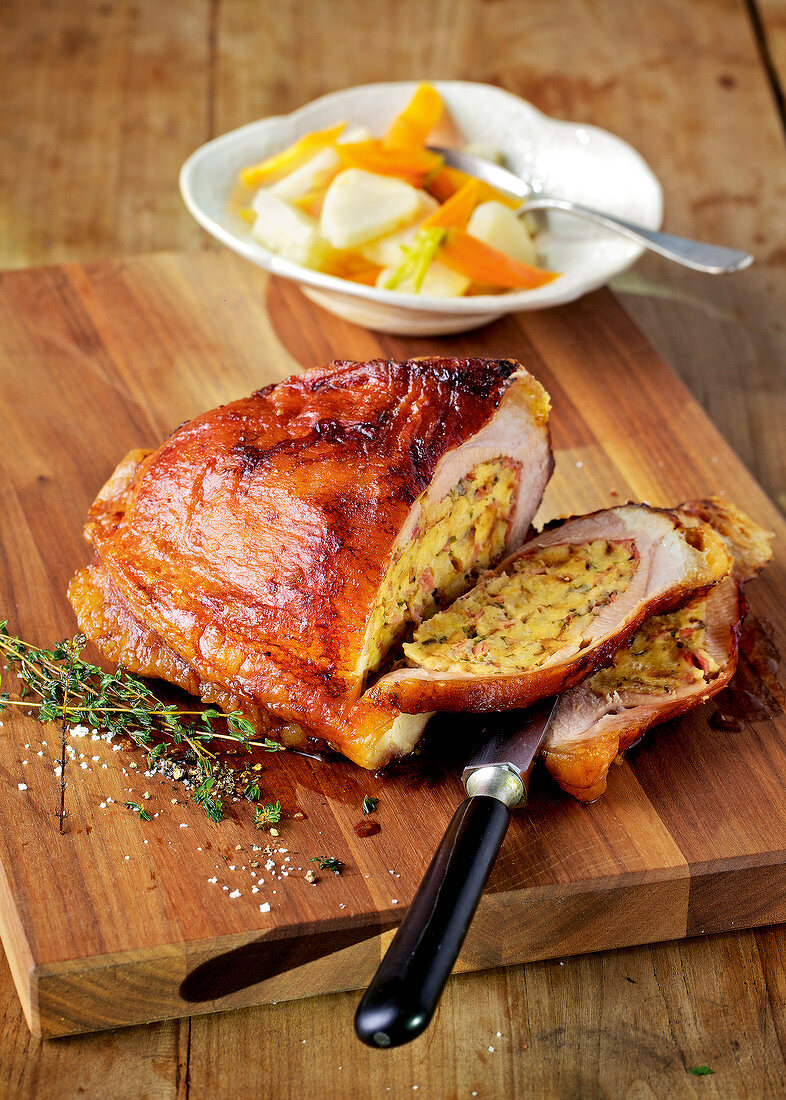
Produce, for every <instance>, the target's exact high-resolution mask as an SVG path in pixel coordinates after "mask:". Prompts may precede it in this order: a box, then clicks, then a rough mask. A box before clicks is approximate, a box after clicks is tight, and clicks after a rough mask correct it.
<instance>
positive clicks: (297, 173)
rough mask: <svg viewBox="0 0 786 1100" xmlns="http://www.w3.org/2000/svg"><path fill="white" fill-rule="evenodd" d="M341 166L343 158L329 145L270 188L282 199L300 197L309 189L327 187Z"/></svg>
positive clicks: (314, 189)
mask: <svg viewBox="0 0 786 1100" xmlns="http://www.w3.org/2000/svg"><path fill="white" fill-rule="evenodd" d="M340 166H341V158H340V157H339V155H338V153H337V152H336V150H335V149H333V148H332V146H329V147H328V148H327V149H320V151H319V152H318V153H315V154H314V156H313V157H311V158H310V159H309V160H307V161H306V163H305V164H301V165H300V167H299V168H295V170H294V171H293V172H289V173H288V175H286V176H284V177H283V178H282V179H280V180H279V181H278V182H277V183H274V184H273V186H272V187H270V188H268V190H269V191H271V192H272V194H274V195H278V197H279V198H280V199H290V200H291V199H299V198H300V197H301V195H307V194H308V193H309V191H316V190H317V188H319V187H327V185H328V184H329V183H330V181H331V180H332V178H333V176H334V175H335V174H336V172H337V171H338V169H339V168H340Z"/></svg>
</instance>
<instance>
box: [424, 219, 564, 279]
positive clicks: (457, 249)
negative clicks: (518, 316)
mask: <svg viewBox="0 0 786 1100" xmlns="http://www.w3.org/2000/svg"><path fill="white" fill-rule="evenodd" d="M439 258H440V260H441V262H442V263H443V264H445V266H446V267H450V268H452V269H453V270H454V271H458V272H459V274H461V275H466V276H467V278H468V279H472V280H473V282H476V283H487V284H489V285H491V286H499V287H505V289H511V290H512V289H517V290H532V289H534V288H535V287H537V286H544V285H545V284H546V283H550V282H552V280H553V279H556V278H557V277H558V274H559V273H558V272H556V271H545V270H544V269H543V268H540V267H530V265H529V264H522V263H519V261H518V260H514V259H513V257H512V256H506V255H505V253H504V252H498V251H497V249H496V248H490V247H489V245H487V244H484V243H483V241H479V240H477V239H476V238H475V237H470V235H469V234H468V233H464V232H463V231H462V230H460V229H449V230H448V231H447V233H446V234H445V239H444V240H443V241H442V245H441V247H440V250H439Z"/></svg>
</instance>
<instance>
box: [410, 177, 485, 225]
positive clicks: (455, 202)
mask: <svg viewBox="0 0 786 1100" xmlns="http://www.w3.org/2000/svg"><path fill="white" fill-rule="evenodd" d="M478 184H479V181H478V180H476V179H472V178H470V179H468V180H467V182H466V183H465V184H464V185H463V187H460V188H459V189H458V191H457V192H456V193H455V195H451V196H450V198H449V199H448V200H447V201H446V202H443V204H442V206H440V207H439V208H438V209H437V210H435V211H434V213H433V214H429V216H428V217H427V218H426V220H425V221H424V222H423V228H428V227H429V226H441V227H442V228H443V229H466V228H467V222H468V221H469V216H470V214H471V213H472V211H473V210H474V209H475V207H476V206H477V203H478V190H479V187H478Z"/></svg>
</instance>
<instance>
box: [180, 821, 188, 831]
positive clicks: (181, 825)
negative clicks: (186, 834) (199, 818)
mask: <svg viewBox="0 0 786 1100" xmlns="http://www.w3.org/2000/svg"><path fill="white" fill-rule="evenodd" d="M180 828H181V829H187V828H188V825H186V823H185V821H181V822H180Z"/></svg>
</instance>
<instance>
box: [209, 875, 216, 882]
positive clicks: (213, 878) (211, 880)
mask: <svg viewBox="0 0 786 1100" xmlns="http://www.w3.org/2000/svg"><path fill="white" fill-rule="evenodd" d="M207 881H208V882H218V879H217V878H216V876H215V875H213V877H212V878H209V879H208V880H207Z"/></svg>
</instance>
